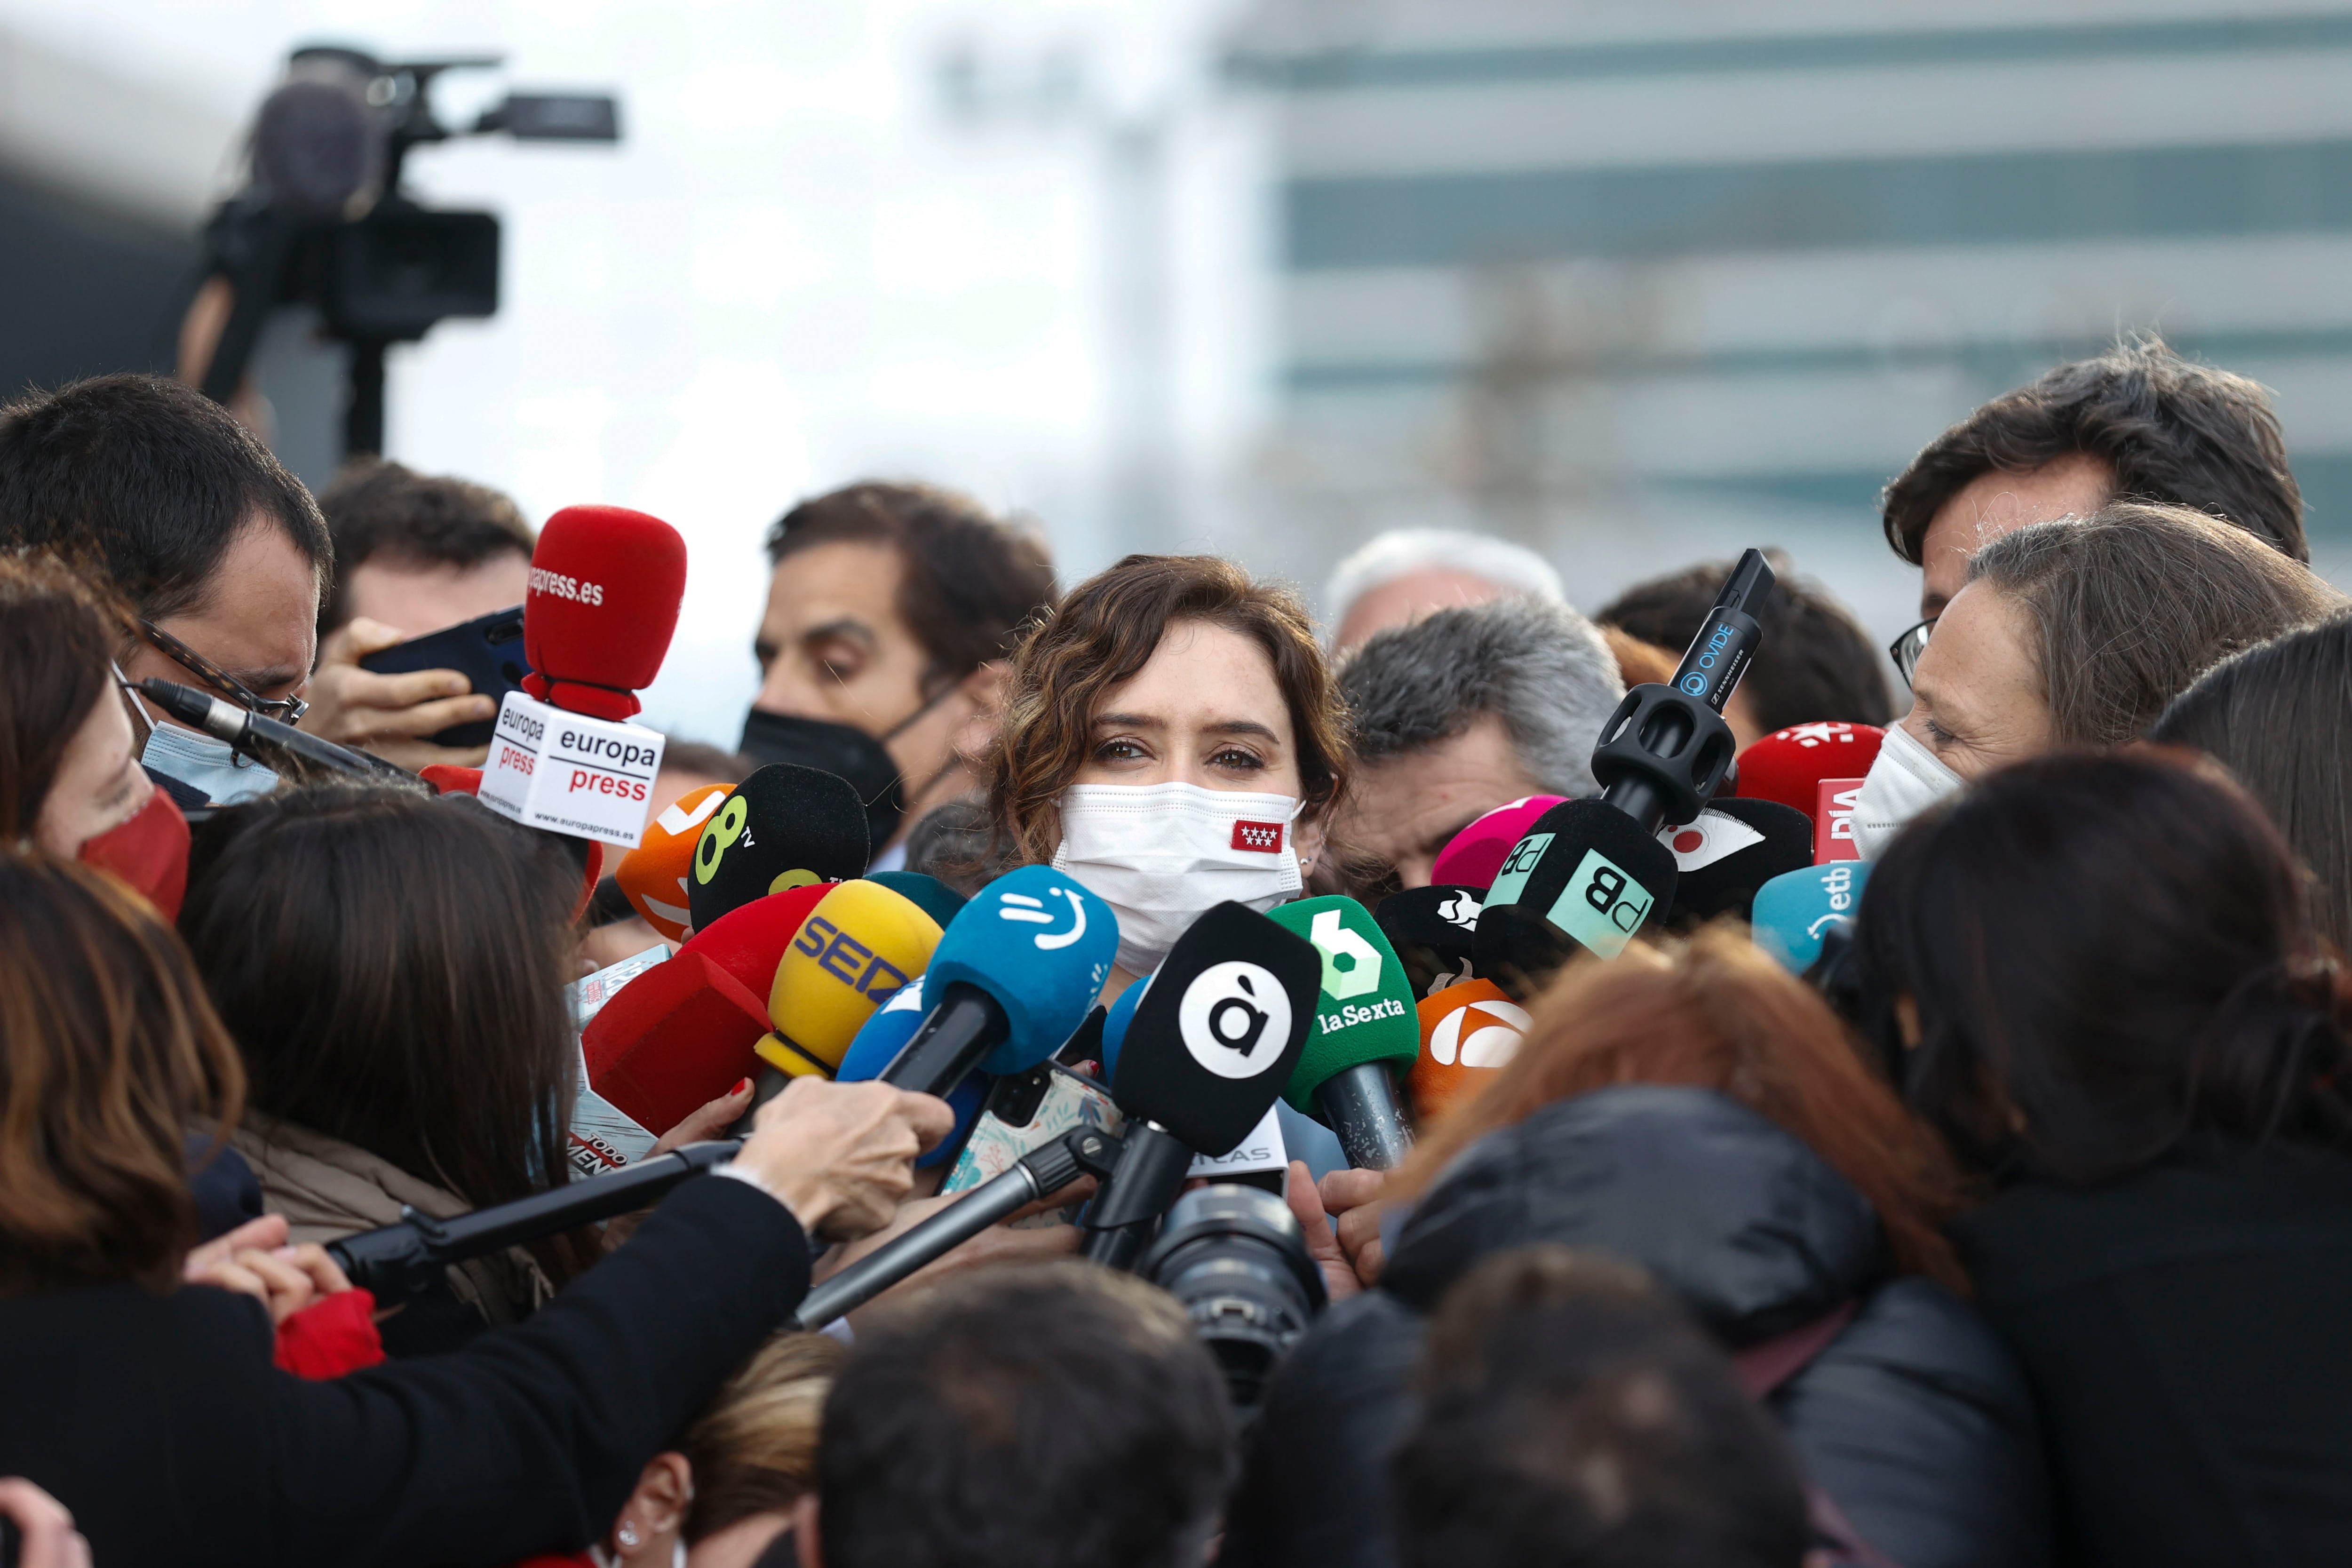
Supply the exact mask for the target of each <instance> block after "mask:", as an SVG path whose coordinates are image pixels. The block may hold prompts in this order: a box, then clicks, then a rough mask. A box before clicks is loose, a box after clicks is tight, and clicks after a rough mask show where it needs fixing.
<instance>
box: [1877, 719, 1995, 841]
mask: <svg viewBox="0 0 2352 1568" xmlns="http://www.w3.org/2000/svg"><path fill="white" fill-rule="evenodd" d="M1967 786H1968V780H1966V779H1964V778H1962V777H1960V775H1959V774H1958V773H1954V772H1953V771H1952V770H1951V769H1949V768H1948V767H1946V766H1945V765H1944V761H1943V759H1942V758H1941V757H1938V756H1937V755H1936V753H1935V752H1931V751H1929V750H1928V749H1927V747H1925V746H1923V745H1921V744H1920V743H1919V742H1917V741H1915V740H1913V739H1912V738H1911V731H1908V730H1906V729H1905V728H1904V727H1903V726H1902V725H1900V724H1897V725H1895V726H1894V727H1893V728H1891V729H1889V730H1888V731H1886V739H1885V740H1884V741H1882V742H1879V746H1878V756H1877V758H1876V760H1874V762H1872V763H1871V764H1870V772H1869V773H1867V774H1866V775H1864V778H1863V781H1862V791H1861V793H1860V794H1859V795H1856V796H1855V797H1854V803H1853V845H1854V847H1855V848H1856V849H1859V850H1860V851H1861V852H1862V858H1864V859H1865V860H1875V859H1877V858H1879V856H1880V855H1882V854H1884V853H1885V849H1886V847H1887V845H1889V844H1891V843H1893V842H1894V841H1895V834H1896V833H1898V832H1900V831H1901V830H1902V827H1903V825H1904V824H1905V823H1906V822H1908V821H1910V820H1911V819H1912V818H1913V817H1915V816H1918V815H1919V814H1920V813H1921V812H1923V811H1925V810H1927V808H1928V807H1929V806H1931V805H1935V804H1936V803H1937V801H1939V800H1941V799H1943V798H1944V797H1945V796H1946V795H1958V793H1959V792H1960V791H1961V790H1962V789H1964V788H1966V787H1967Z"/></svg>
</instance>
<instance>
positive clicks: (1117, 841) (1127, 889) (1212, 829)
mask: <svg viewBox="0 0 2352 1568" xmlns="http://www.w3.org/2000/svg"><path fill="white" fill-rule="evenodd" d="M1061 805H1062V843H1061V847H1059V848H1057V849H1055V851H1054V868H1055V870H1057V871H1062V872H1066V873H1067V874H1068V875H1069V876H1071V877H1073V878H1075V879H1076V880H1077V881H1078V883H1079V885H1080V886H1082V887H1084V888H1085V889H1087V891H1088V892H1090V893H1093V894H1094V895H1095V896H1096V897H1097V898H1099V899H1101V900H1102V901H1103V902H1105V903H1107V904H1108V905H1109V906H1110V907H1111V909H1112V910H1113V911H1114V912H1115V913H1117V914H1118V966H1119V967H1120V968H1121V969H1124V970H1126V971H1127V972H1128V973H1129V974H1149V973H1151V971H1153V970H1155V969H1157V968H1159V967H1160V960H1162V959H1164V958H1166V957H1167V956H1168V950H1169V949H1170V948H1171V947H1173V946H1175V945H1176V939H1177V938H1178V937H1180V936H1182V935H1183V934H1184V932H1185V931H1187V930H1188V929H1189V928H1190V927H1191V926H1192V922H1193V921H1196V920H1199V919H1200V918H1201V916H1202V914H1203V913H1205V912H1206V911H1207V910H1209V908H1210V907H1211V906H1212V905H1214V904H1221V903H1223V902H1225V901H1226V900H1232V901H1234V903H1237V904H1247V905H1248V906H1249V907H1250V908H1251V909H1254V910H1257V911H1258V912H1259V913H1261V914H1263V913H1265V911H1266V910H1270V909H1272V908H1274V906H1275V905H1276V904H1279V903H1284V902H1286V901H1287V900H1291V899H1295V898H1297V896H1298V889H1299V879H1298V857H1297V855H1296V854H1295V853H1293V846H1292V844H1291V842H1290V825H1291V824H1292V822H1294V821H1295V820H1297V816H1298V799H1297V796H1296V795H1258V794H1254V793H1248V792H1244V791H1240V790H1223V789H1202V787H1201V786H1200V785H1199V784H1072V785H1071V786H1070V787H1069V788H1067V789H1066V790H1064V791H1063V792H1062V800H1061Z"/></svg>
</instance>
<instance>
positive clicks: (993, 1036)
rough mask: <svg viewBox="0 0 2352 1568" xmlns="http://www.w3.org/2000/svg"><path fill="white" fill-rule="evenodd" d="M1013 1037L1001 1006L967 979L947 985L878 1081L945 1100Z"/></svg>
mask: <svg viewBox="0 0 2352 1568" xmlns="http://www.w3.org/2000/svg"><path fill="white" fill-rule="evenodd" d="M1012 1033H1013V1023H1012V1020H1011V1019H1009V1018H1007V1017H1006V1016H1004V1005H1003V1003H1001V1002H999V1001H998V1000H997V999H996V998H995V997H993V996H991V995H990V994H988V993H987V992H985V991H983V990H982V989H981V988H980V987H979V986H977V985H974V984H972V983H971V982H970V981H969V980H953V981H950V982H949V983H948V984H947V985H946V986H944V987H943V988H942V989H941V992H940V999H939V1003H938V1005H936V1006H934V1007H933V1008H932V1009H931V1011H930V1013H929V1016H927V1017H925V1018H924V1019H923V1021H922V1023H921V1025H920V1026H918V1027H917V1028H916V1030H915V1033H914V1037H912V1038H910V1039H909V1040H908V1042H907V1043H906V1044H905V1045H904V1046H902V1047H899V1049H898V1055H897V1056H896V1057H894V1058H891V1061H890V1065H889V1066H888V1067H887V1068H883V1069H882V1081H883V1082H884V1083H887V1084H890V1085H892V1086H894V1087H896V1088H898V1089H912V1090H913V1091H914V1092H915V1093H917V1094H936V1095H938V1096H939V1097H940V1099H942V1100H944V1099H946V1098H947V1097H948V1096H949V1095H950V1094H952V1093H954V1092H955V1088H956V1086H957V1085H958V1084H960V1083H961V1082H963V1080H964V1079H967V1078H969V1077H971V1072H972V1069H973V1068H977V1067H978V1066H980V1064H981V1063H982V1061H984V1060H985V1059H987V1057H988V1053H989V1052H991V1051H992V1050H994V1049H995V1048H996V1047H998V1046H1000V1045H1002V1044H1003V1042H1004V1039H1005V1037H1007V1036H1009V1035H1010V1034H1012Z"/></svg>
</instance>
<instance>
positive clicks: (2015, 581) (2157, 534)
mask: <svg viewBox="0 0 2352 1568" xmlns="http://www.w3.org/2000/svg"><path fill="white" fill-rule="evenodd" d="M2343 606H2344V600H2343V598H2342V597H2341V596H2340V595H2337V594H2336V591H2335V590H2334V589H2332V588H2330V587H2328V585H2327V584H2325V583H2323V582H2321V581H2320V580H2319V579H2318V578H2317V577H2315V576H2313V575H2312V574H2311V571H2310V569H2309V568H2308V567H2306V566H2304V565H2302V564H2300V563H2296V562H2294V561H2290V560H2288V559H2287V558H2286V557H2285V556H2284V555H2281V554H2280V553H2279V552H2276V551H2275V550H2273V549H2272V548H2271V547H2270V546H2269V545H2267V544H2264V543H2263V542H2262V541H2260V540H2258V539H2256V538H2254V536H2253V535H2252V534H2250V533H2246V532H2243V531H2241V530H2239V529H2237V528H2235V527H2233V526H2231V524H2229V523H2227V522H2223V521H2221V520H2219V519H2217V518H2211V517H2207V516H2206V515H2205V514H2204V513H2202V512H2196V511H2190V510H2188V509H2187V508H2185V507H2176V506H2152V505H2147V504H2143V503H2140V502H2136V501H2117V502H2115V503H2113V504H2111V505H2108V506H2105V507H2102V508H2101V509H2100V510H2098V511H2096V512H2094V513H2093V514H2092V515H2091V516H2089V517H2086V518H2061V519H2059V520H2057V521H2053V522H2038V523H2034V524H2032V526H2030V527H2026V528H2021V529H2018V530H2016V531H2013V532H2011V533H2005V534H2003V535H2001V536H2000V538H1999V539H1996V540H1994V541H1993V542H1991V543H1990V544H1988V545H1986V546H1985V547H1984V548H1983V549H1982V550H1980V551H1979V552H1977V554H1976V557H1975V559H1974V560H1973V561H1971V562H1970V563H1969V581H1968V585H1967V586H1966V587H1964V588H1962V589H1961V590H1960V591H1959V593H1958V594H1957V595H1954V596H1953V598H1952V602H1951V603H1950V604H1949V605H1946V606H1945V609H1944V613H1943V615H1942V616H1940V617H1939V618H1938V619H1937V621H1936V623H1935V632H1934V635H1933V636H1932V637H1929V638H1928V639H1927V644H1926V646H1925V647H1924V648H1921V649H1920V650H1919V652H1918V654H1917V663H1916V665H1915V666H1913V667H1912V668H1908V669H1906V671H1905V673H1906V674H1907V675H1908V676H1909V677H1910V679H1911V694H1912V701H1911V711H1910V712H1908V713H1906V715H1904V717H1903V721H1902V722H1901V723H1900V724H1899V725H1897V726H1896V727H1895V728H1894V729H1892V730H1889V731H1887V732H1886V742H1885V745H1884V746H1883V747H1881V748H1880V751H1879V753H1878V760H1877V761H1876V762H1874V763H1872V764H1871V767H1870V775H1869V777H1868V778H1866V779H1864V781H1863V786H1862V795H1861V798H1860V799H1859V800H1858V801H1857V802H1856V804H1855V809H1854V839H1855V843H1856V845H1857V846H1858V847H1860V849H1861V850H1862V854H1863V858H1864V859H1872V860H1874V859H1876V858H1878V856H1879V854H1880V853H1881V852H1882V851H1883V850H1884V849H1885V847H1886V846H1887V845H1888V844H1889V843H1890V842H1892V841H1893V839H1894V837H1895V834H1896V832H1898V831H1899V830H1900V829H1901V828H1902V826H1903V825H1904V824H1905V823H1907V822H1909V821H1910V820H1911V819H1912V818H1913V817H1915V816H1918V815H1919V814H1920V813H1921V812H1923V811H1925V810H1926V809H1927V807H1928V806H1930V805H1934V804H1935V803H1936V802H1937V801H1938V800H1940V799H1942V798H1943V797H1944V796H1946V795H1952V794H1956V793H1957V792H1958V790H1959V789H1960V788H1961V787H1962V786H1963V785H1965V784H1969V782H1970V781H1972V780H1974V779H1976V778H1979V777H1980V776H1982V775H1983V774H1985V773H1990V772H1992V771H1993V770H1994V769H1996V768H2000V767H2005V766H2007V765H2008V764H2009V763H2016V762H2022V761H2024V760H2025V759H2026V758H2028V757H2035V756H2040V755H2041V754H2042V753H2043V752H2051V751H2056V750H2058V749H2060V748H2061V747H2067V746H2119V745H2122V744H2124V743H2125V742H2129V741H2136V740H2137V739H2139V737H2140V736H2142V735H2144V734H2145V733H2147V728H2148V726H2149V725H2151V724H2153V723H2154V722H2155V721H2156V719H2157V716H2158V714H2160V713H2162V712H2163V711H2164V707H2165V704H2166V703H2168V702H2169V701H2170V700H2172V699H2173V698H2174V697H2176V696H2178V695H2179V693H2180V692H2182V691H2184V690H2186V689H2188V687H2189V684H2190V683H2191V682H2192V681H2194V680H2195V679H2197V678H2198V676H2199V675H2200V674H2201V673H2203V672H2204V671H2205V670H2206V669H2207V668H2210V667H2211V666H2212V665H2213V664H2214V663H2216V662H2217V661H2219V660H2221V659H2222V658H2226V657H2228V656H2229V655H2230V654H2231V653H2234V652H2236V651H2237V650H2238V649H2240V648H2243V647H2252V645H2253V644H2255V643H2258V642H2263V641H2267V640H2268V639H2270V638H2272V637H2278V636H2280V635H2281V634H2283V633H2285V632H2288V631H2291V630H2293V629H2294V628H2295V627H2297V626H2305V625H2308V624H2310V623H2311V622H2314V621H2316V620H2319V619H2321V618H2323V617H2325V616H2328V615H2330V614H2333V613H2336V612H2337V611H2339V610H2341V609H2342V608H2343ZM1901 646H1903V645H1898V647H1901ZM1764 657H1766V658H1769V657H1771V654H1770V650H1769V648H1768V649H1767V650H1766V651H1765V656H1764ZM1897 657H1898V658H1900V657H1901V656H1900V655H1899V654H1898V656H1897Z"/></svg>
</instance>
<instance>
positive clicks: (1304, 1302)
mask: <svg viewBox="0 0 2352 1568" xmlns="http://www.w3.org/2000/svg"><path fill="white" fill-rule="evenodd" d="M1137 1272H1138V1273H1139V1274H1141V1275H1142V1276H1143V1278H1144V1279H1149V1280H1150V1281H1151V1282H1152V1283H1153V1284H1155V1285H1157V1286H1159V1287H1160V1289H1163V1290H1165V1291H1167V1292H1168V1293H1169V1294H1170V1295H1171V1296H1173V1297H1175V1298H1176V1300H1179V1301H1181V1302H1182V1303H1183V1305H1184V1311H1185V1313H1186V1315H1187V1316H1189V1317H1190V1318H1191V1319H1192V1329H1193V1331H1194V1332H1195V1333H1197V1334H1199V1335H1200V1337H1201V1342H1202V1343H1203V1344H1205V1345H1206V1346H1207V1347H1208V1348H1209V1352H1210V1353H1211V1354H1213V1355H1214V1356H1215V1357H1216V1358H1217V1364H1218V1365H1219V1366H1221V1367H1223V1369H1224V1373H1225V1386H1226V1388H1227V1390H1228V1391H1229V1392H1230V1393H1231V1394H1232V1395H1233V1401H1234V1406H1235V1407H1236V1408H1238V1409H1240V1410H1242V1411H1244V1412H1248V1411H1252V1410H1255V1408H1256V1407H1257V1402H1258V1395H1259V1393H1260V1391H1262V1390H1263V1389H1264V1388H1265V1380H1266V1378H1267V1376H1268V1375H1269V1374H1270V1373H1272V1372H1273V1370H1274V1366H1275V1363H1276V1362H1279V1361H1280V1360H1281V1359H1282V1357H1283V1355H1284V1354H1285V1353H1286V1352H1288V1351H1289V1349H1290V1347H1291V1346H1292V1345H1293V1344H1296V1343H1297V1341H1298V1336H1299V1335H1301V1334H1303V1333H1305V1332H1306V1331H1307V1325H1308V1324H1310V1323H1312V1322H1313V1321H1315V1318H1316V1315H1317V1314H1318V1313H1319V1312H1321V1311H1322V1310H1323V1305H1324V1301H1325V1300H1326V1298H1325V1295H1324V1291H1323V1276H1322V1273H1321V1272H1320V1271H1319V1270H1318V1269H1317V1268H1316V1267H1315V1260H1314V1259H1313V1258H1309V1257H1308V1256H1307V1236H1306V1233H1305V1232H1303V1231H1301V1230H1300V1229H1299V1228H1298V1221H1297V1219H1296V1218H1295V1217H1293V1216H1292V1215H1291V1212H1290V1209H1289V1206H1288V1205H1286V1204H1285V1203H1284V1202H1283V1201H1282V1200H1281V1199H1280V1198H1277V1197H1276V1196H1275V1195H1274V1194H1271V1193H1264V1192H1260V1191H1258V1190H1257V1189H1256V1188H1255V1187H1244V1186H1239V1185H1236V1184H1232V1183H1215V1184H1211V1185H1209V1186H1205V1187H1202V1188H1199V1189H1197V1190H1195V1191H1193V1192H1190V1193H1187V1194H1184V1195H1183V1196H1182V1197H1181V1198H1179V1199H1177V1200H1176V1206H1175V1207H1173V1208H1171V1209H1170V1210H1169V1211H1168V1218H1167V1220H1166V1221H1165V1222H1164V1223H1163V1224H1162V1225H1161V1226H1160V1238H1159V1240H1157V1241H1156V1242H1154V1243H1153V1244H1152V1247H1151V1250H1150V1252H1148V1253H1146V1254H1145V1255H1144V1258H1143V1263H1142V1266H1141V1267H1140V1268H1139V1269H1138V1270H1137Z"/></svg>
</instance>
